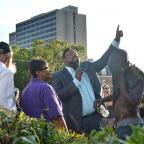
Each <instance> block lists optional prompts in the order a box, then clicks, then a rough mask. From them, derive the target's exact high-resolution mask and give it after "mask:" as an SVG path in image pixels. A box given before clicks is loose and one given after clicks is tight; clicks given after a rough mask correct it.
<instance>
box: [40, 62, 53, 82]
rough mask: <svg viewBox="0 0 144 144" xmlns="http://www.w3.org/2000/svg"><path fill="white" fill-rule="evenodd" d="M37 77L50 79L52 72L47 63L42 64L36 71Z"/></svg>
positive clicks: (45, 79)
mask: <svg viewBox="0 0 144 144" xmlns="http://www.w3.org/2000/svg"><path fill="white" fill-rule="evenodd" d="M38 77H39V78H40V79H42V80H44V81H48V80H50V79H51V77H52V74H51V72H50V71H49V67H48V64H46V65H44V66H42V68H41V69H40V70H39V71H38Z"/></svg>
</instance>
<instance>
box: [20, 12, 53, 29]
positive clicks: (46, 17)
mask: <svg viewBox="0 0 144 144" xmlns="http://www.w3.org/2000/svg"><path fill="white" fill-rule="evenodd" d="M53 16H56V11H54V12H51V13H50V12H49V13H48V14H45V13H44V14H41V15H38V16H36V17H33V18H31V19H30V20H28V21H25V22H22V23H19V24H17V28H18V29H19V28H21V27H24V26H27V25H29V24H33V23H35V22H38V21H41V20H43V19H49V18H51V17H53Z"/></svg>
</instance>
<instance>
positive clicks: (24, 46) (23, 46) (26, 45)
mask: <svg viewBox="0 0 144 144" xmlns="http://www.w3.org/2000/svg"><path fill="white" fill-rule="evenodd" d="M55 39H56V38H55V37H53V38H50V39H46V40H45V42H49V41H52V40H55ZM35 40H36V39H35ZM35 40H33V41H32V42H31V43H25V44H23V45H21V48H32V43H33V42H34V41H35ZM17 45H18V44H17Z"/></svg>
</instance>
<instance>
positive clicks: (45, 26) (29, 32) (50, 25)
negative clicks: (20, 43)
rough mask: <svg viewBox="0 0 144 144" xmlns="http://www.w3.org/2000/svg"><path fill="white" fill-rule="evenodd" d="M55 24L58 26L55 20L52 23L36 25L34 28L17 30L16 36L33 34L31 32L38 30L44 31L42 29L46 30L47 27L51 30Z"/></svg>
mask: <svg viewBox="0 0 144 144" xmlns="http://www.w3.org/2000/svg"><path fill="white" fill-rule="evenodd" d="M54 26H56V22H53V23H50V24H45V25H42V26H40V27H34V28H32V29H28V30H26V31H20V32H16V36H17V37H21V36H23V35H27V34H31V33H34V32H37V31H42V30H45V29H48V28H49V30H50V31H52V29H53V27H54Z"/></svg>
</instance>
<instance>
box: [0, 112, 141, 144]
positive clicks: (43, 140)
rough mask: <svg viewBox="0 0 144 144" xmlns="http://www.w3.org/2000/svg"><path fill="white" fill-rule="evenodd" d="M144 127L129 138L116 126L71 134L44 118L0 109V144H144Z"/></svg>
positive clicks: (134, 130)
mask: <svg viewBox="0 0 144 144" xmlns="http://www.w3.org/2000/svg"><path fill="white" fill-rule="evenodd" d="M143 143H144V128H140V127H136V126H134V127H133V133H132V135H131V136H130V137H127V140H126V141H122V140H119V139H118V138H117V137H116V135H115V133H114V131H113V129H112V128H109V127H105V128H104V129H103V130H102V131H100V132H96V131H94V130H93V131H91V133H90V135H88V136H86V135H84V134H83V135H79V134H76V133H72V132H70V133H69V134H68V133H67V132H66V131H64V130H60V129H57V128H56V127H55V126H54V125H53V124H52V123H46V122H45V121H44V119H43V118H41V119H35V118H30V117H27V116H25V114H24V113H17V114H16V115H13V116H12V117H9V116H7V115H6V114H4V113H3V112H0V144H143Z"/></svg>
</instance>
